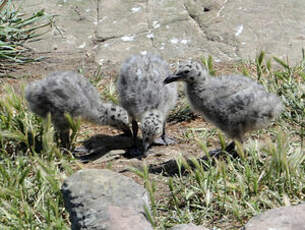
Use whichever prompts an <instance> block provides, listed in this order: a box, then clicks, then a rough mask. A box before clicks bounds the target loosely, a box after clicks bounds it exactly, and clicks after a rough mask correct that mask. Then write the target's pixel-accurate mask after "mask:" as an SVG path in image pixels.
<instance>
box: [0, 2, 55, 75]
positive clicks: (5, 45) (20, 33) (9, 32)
mask: <svg viewBox="0 0 305 230" xmlns="http://www.w3.org/2000/svg"><path fill="white" fill-rule="evenodd" d="M52 21H53V17H52V16H49V15H47V14H46V13H45V12H44V11H43V10H41V11H38V12H36V13H34V14H33V15H32V16H24V15H22V14H21V13H20V12H19V11H18V10H16V9H15V7H14V6H13V4H12V1H11V0H4V1H2V4H1V5H0V62H1V64H0V73H6V72H8V70H10V69H12V68H14V67H15V66H16V64H17V63H19V64H23V63H27V62H33V61H38V60H40V59H41V58H33V57H31V56H30V49H29V48H28V47H27V46H26V43H27V42H34V41H37V40H39V39H40V38H41V36H42V35H43V34H44V33H45V32H46V31H47V30H45V31H44V32H43V31H42V28H45V29H47V28H49V26H50V25H51V24H52Z"/></svg>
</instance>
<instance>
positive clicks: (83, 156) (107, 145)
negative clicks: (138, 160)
mask: <svg viewBox="0 0 305 230" xmlns="http://www.w3.org/2000/svg"><path fill="white" fill-rule="evenodd" d="M82 144H83V145H82V146H81V147H78V148H76V149H75V150H74V151H73V155H74V157H75V158H76V159H78V160H79V161H81V162H82V163H88V162H90V161H95V160H97V159H99V158H101V157H103V156H105V155H106V154H110V153H111V152H112V151H114V150H122V151H119V153H117V155H122V156H124V157H126V158H132V157H131V156H129V155H128V149H130V148H132V146H133V143H132V138H131V137H128V136H124V135H117V136H109V135H104V134H98V135H95V136H92V137H90V138H89V139H87V140H85V141H83V142H82Z"/></svg>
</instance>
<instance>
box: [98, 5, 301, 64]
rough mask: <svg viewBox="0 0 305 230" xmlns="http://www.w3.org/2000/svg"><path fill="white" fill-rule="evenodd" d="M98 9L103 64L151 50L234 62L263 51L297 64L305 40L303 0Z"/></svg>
mask: <svg viewBox="0 0 305 230" xmlns="http://www.w3.org/2000/svg"><path fill="white" fill-rule="evenodd" d="M99 9H100V11H99V12H100V14H99V18H101V19H102V20H101V21H100V23H98V25H97V33H96V35H97V41H98V44H99V45H98V48H97V55H96V61H97V62H98V63H100V64H105V63H108V62H113V63H122V61H123V60H124V59H125V58H126V57H127V56H129V55H131V54H134V53H139V52H142V53H145V52H148V51H150V52H154V53H159V54H160V55H162V56H163V57H164V58H165V59H170V58H174V59H177V58H187V57H192V58H196V57H200V56H206V55H208V54H211V55H212V56H213V57H214V59H215V60H217V61H232V60H233V61H234V60H240V59H248V58H250V59H254V58H255V56H256V55H257V54H258V53H259V52H260V51H261V50H262V49H263V50H265V51H266V54H269V55H275V56H277V57H280V58H283V59H286V57H287V56H289V61H290V62H294V61H296V60H300V58H301V55H302V52H301V49H302V47H303V46H304V41H305V36H304V32H305V29H304V28H303V27H302V26H303V24H302V23H300V22H302V21H304V20H305V15H304V14H303V13H302V12H304V10H305V2H304V1H302V0H295V1H285V0H270V1H268V3H265V1H263V0H259V1H252V0H244V1H237V0H232V1H227V0H217V1H215V0H178V1H177V0H168V1H148V2H143V1H141V0H136V1H125V0H118V1H115V2H113V1H112V0H105V1H99ZM283 9H285V10H283ZM283 19H284V20H283ZM283 31H285V32H283Z"/></svg>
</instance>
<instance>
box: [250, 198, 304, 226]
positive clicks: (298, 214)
mask: <svg viewBox="0 0 305 230" xmlns="http://www.w3.org/2000/svg"><path fill="white" fill-rule="evenodd" d="M304 217H305V203H302V204H299V205H296V206H288V207H281V208H275V209H271V210H268V211H266V212H264V213H262V214H260V215H258V216H255V217H253V218H252V219H251V220H250V221H249V222H248V223H247V224H246V226H245V229H244V230H257V229H259V230H294V229H295V230H305V218H304Z"/></svg>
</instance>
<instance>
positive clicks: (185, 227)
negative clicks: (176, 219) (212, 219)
mask: <svg viewBox="0 0 305 230" xmlns="http://www.w3.org/2000/svg"><path fill="white" fill-rule="evenodd" d="M169 230H208V229H207V228H205V227H201V226H197V225H194V224H179V225H176V226H174V227H172V228H170V229H169Z"/></svg>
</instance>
